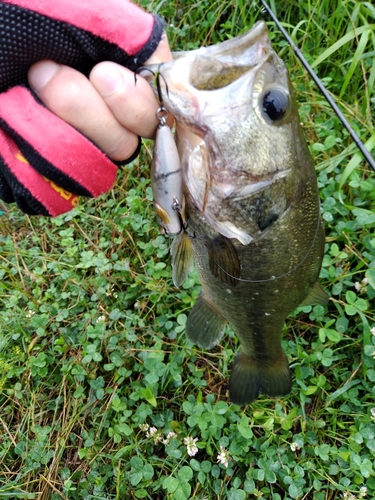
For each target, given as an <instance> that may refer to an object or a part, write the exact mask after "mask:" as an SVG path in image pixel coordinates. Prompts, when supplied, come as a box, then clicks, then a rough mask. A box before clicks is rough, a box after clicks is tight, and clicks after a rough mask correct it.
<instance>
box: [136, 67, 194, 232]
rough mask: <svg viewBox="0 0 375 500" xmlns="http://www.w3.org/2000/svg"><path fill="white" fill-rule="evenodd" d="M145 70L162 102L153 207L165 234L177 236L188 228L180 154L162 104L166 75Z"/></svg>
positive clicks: (152, 174) (156, 149) (159, 110)
mask: <svg viewBox="0 0 375 500" xmlns="http://www.w3.org/2000/svg"><path fill="white" fill-rule="evenodd" d="M160 66H161V65H160ZM142 71H150V72H151V73H152V74H153V75H154V76H155V83H156V87H157V90H158V97H159V103H160V107H159V108H158V110H157V111H156V117H157V119H158V120H159V125H158V127H157V130H156V138H155V146H154V156H153V160H152V165H151V182H152V193H153V197H154V206H155V210H156V214H157V216H158V219H159V222H160V224H161V226H162V227H163V228H164V231H165V233H166V234H167V235H168V236H176V235H177V234H179V233H180V232H181V231H182V230H184V229H186V223H185V221H184V208H185V201H184V195H183V193H182V169H181V162H180V157H179V154H178V150H177V146H176V142H175V140H174V137H173V134H172V131H171V129H170V127H169V125H168V123H167V118H168V111H167V110H166V108H165V107H164V106H163V94H162V90H161V86H160V78H162V79H163V75H162V74H161V73H160V72H159V71H157V72H156V73H154V72H153V71H152V70H150V69H149V68H146V67H142V68H139V69H138V70H137V73H141V72H142ZM163 80H164V79H163ZM164 83H165V87H166V91H167V93H168V86H167V84H166V82H165V81H164Z"/></svg>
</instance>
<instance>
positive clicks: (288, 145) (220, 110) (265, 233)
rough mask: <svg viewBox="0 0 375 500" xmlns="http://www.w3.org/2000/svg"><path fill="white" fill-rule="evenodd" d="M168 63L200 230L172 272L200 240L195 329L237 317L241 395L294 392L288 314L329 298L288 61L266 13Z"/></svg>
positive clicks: (201, 331) (219, 328)
mask: <svg viewBox="0 0 375 500" xmlns="http://www.w3.org/2000/svg"><path fill="white" fill-rule="evenodd" d="M160 71H161V73H162V74H163V77H164V79H165V81H166V82H167V84H168V95H165V100H164V102H163V104H164V106H165V107H166V108H167V109H168V111H170V112H171V113H172V114H174V116H175V118H176V122H177V135H178V147H179V153H180V158H181V165H182V171H183V181H184V194H185V198H186V217H187V219H188V224H189V225H188V233H189V235H190V236H187V234H186V233H183V234H181V235H180V236H178V237H177V238H176V240H175V241H174V243H173V252H172V254H173V255H172V257H173V260H172V264H173V269H174V280H175V283H176V284H180V283H181V282H183V280H184V278H185V277H186V274H187V272H188V269H189V265H184V264H183V262H182V260H184V261H185V260H189V257H188V253H189V252H188V248H191V251H192V253H193V255H194V260H195V263H196V266H197V269H198V273H199V277H200V281H201V284H202V293H201V296H200V298H199V300H198V301H197V303H196V304H195V306H194V307H193V309H192V311H191V312H190V314H189V317H188V320H187V325H186V335H187V337H188V338H189V339H190V340H191V341H192V342H194V343H196V344H198V345H199V346H201V347H203V348H207V349H209V348H211V347H213V346H214V345H216V344H217V343H218V342H220V340H221V337H222V335H223V334H224V330H225V326H226V324H228V323H229V324H230V326H231V327H232V328H233V330H234V332H235V334H236V336H237V337H238V339H239V341H240V350H239V352H238V354H237V356H236V358H235V361H234V365H233V369H232V373H231V377H230V383H229V392H230V398H231V400H232V401H233V402H234V403H237V404H240V405H243V404H247V403H251V402H252V401H253V400H254V399H255V398H256V397H257V396H258V395H259V394H260V393H263V394H266V395H268V396H272V397H274V396H283V395H286V394H287V393H289V392H290V389H291V375H290V370H289V364H288V360H287V357H286V355H285V353H284V351H283V349H282V347H281V332H282V328H283V325H284V321H285V319H286V317H287V316H288V315H289V314H290V313H291V312H292V311H293V310H294V309H295V308H296V307H297V306H298V305H300V304H301V303H310V302H325V301H326V300H327V298H326V295H325V294H324V292H323V291H322V290H321V289H320V288H319V285H318V276H319V271H320V266H321V261H322V257H323V251H324V232H323V226H322V223H321V220H320V208H319V194H318V187H317V181H316V175H315V170H314V165H313V162H312V159H311V156H310V153H309V151H308V148H307V145H306V142H305V139H304V137H303V134H302V131H301V126H300V119H299V116H298V112H297V108H296V104H295V100H294V97H293V92H292V88H291V85H290V81H289V77H288V74H287V70H286V68H285V65H284V64H283V62H282V61H281V60H280V59H279V58H278V56H277V55H276V54H275V52H274V51H273V50H272V47H271V44H270V41H269V38H268V34H267V28H266V25H265V24H264V23H263V22H260V23H257V24H256V25H255V26H254V27H253V28H252V30H251V31H250V32H248V33H247V34H245V35H243V36H240V37H237V39H232V40H229V41H227V42H224V43H222V44H219V45H217V46H212V47H209V48H202V49H198V50H196V51H192V52H186V53H181V54H178V55H177V56H176V58H175V60H174V61H173V62H171V63H166V64H164V65H163V66H162V68H161V69H160ZM273 101H274V102H273ZM284 108H285V110H284ZM283 110H284V111H285V113H283ZM188 243H189V244H188ZM180 248H183V251H182V250H181V251H180ZM235 256H236V257H235Z"/></svg>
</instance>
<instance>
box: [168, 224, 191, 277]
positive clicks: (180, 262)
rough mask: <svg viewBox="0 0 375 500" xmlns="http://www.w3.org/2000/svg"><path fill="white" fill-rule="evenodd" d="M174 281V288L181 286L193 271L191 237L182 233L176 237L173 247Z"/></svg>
mask: <svg viewBox="0 0 375 500" xmlns="http://www.w3.org/2000/svg"><path fill="white" fill-rule="evenodd" d="M171 254H172V279H173V283H174V286H177V287H179V286H181V285H182V283H183V282H184V281H185V280H186V278H187V277H188V275H189V273H190V271H192V270H193V267H194V261H193V250H192V246H191V242H190V238H189V236H188V235H187V234H186V232H185V231H182V232H181V233H180V234H179V235H178V236H176V237H175V238H174V240H173V242H172V246H171Z"/></svg>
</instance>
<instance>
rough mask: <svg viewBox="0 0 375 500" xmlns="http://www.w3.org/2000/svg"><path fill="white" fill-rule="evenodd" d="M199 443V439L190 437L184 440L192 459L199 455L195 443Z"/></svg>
mask: <svg viewBox="0 0 375 500" xmlns="http://www.w3.org/2000/svg"><path fill="white" fill-rule="evenodd" d="M197 441H198V438H192V437H190V436H188V437H186V438H184V444H185V445H186V448H187V452H188V455H189V456H190V457H194V455H196V454H197V453H198V448H197V447H196V445H195V443H196V442H197Z"/></svg>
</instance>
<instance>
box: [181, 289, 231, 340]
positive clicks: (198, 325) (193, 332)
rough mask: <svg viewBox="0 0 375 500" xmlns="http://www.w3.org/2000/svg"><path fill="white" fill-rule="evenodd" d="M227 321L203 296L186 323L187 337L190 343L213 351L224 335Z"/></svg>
mask: <svg viewBox="0 0 375 500" xmlns="http://www.w3.org/2000/svg"><path fill="white" fill-rule="evenodd" d="M226 324H227V321H226V319H225V318H223V316H221V314H219V313H218V312H217V310H216V309H215V308H214V307H213V306H212V305H211V304H210V303H209V302H207V301H206V300H205V298H204V297H203V296H202V295H201V296H200V297H199V299H198V301H197V302H196V303H195V305H194V307H193V309H192V310H191V311H190V314H189V316H188V319H187V321H186V330H185V331H186V337H187V339H188V340H190V342H193V343H194V344H197V345H199V347H203V348H204V349H211V348H212V347H214V346H215V345H216V344H218V343H219V342H220V340H221V338H222V336H223V335H224V330H225V326H226Z"/></svg>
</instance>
